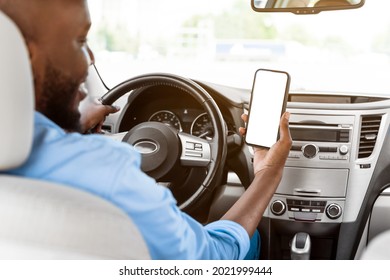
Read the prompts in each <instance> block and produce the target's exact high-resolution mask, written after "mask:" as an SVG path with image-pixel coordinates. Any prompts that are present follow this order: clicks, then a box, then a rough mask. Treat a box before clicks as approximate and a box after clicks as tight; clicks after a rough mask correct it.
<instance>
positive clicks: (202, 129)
mask: <svg viewBox="0 0 390 280" xmlns="http://www.w3.org/2000/svg"><path fill="white" fill-rule="evenodd" d="M191 134H192V135H194V136H197V137H200V138H205V139H210V140H211V139H212V138H213V137H214V128H213V125H212V124H211V122H210V119H209V115H207V113H203V114H200V115H199V116H197V117H196V119H195V120H194V121H193V122H192V125H191Z"/></svg>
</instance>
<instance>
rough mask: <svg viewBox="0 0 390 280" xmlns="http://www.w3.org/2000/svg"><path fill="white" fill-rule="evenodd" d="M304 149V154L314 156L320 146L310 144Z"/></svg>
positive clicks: (308, 156) (309, 156)
mask: <svg viewBox="0 0 390 280" xmlns="http://www.w3.org/2000/svg"><path fill="white" fill-rule="evenodd" d="M302 151H303V155H304V156H305V157H307V158H313V157H315V156H316V154H317V153H318V147H317V146H316V145H313V144H308V145H305V146H304V147H303V148H302Z"/></svg>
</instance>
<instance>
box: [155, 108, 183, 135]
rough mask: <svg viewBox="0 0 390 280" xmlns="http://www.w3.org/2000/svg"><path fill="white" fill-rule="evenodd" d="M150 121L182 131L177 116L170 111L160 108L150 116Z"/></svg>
mask: <svg viewBox="0 0 390 280" xmlns="http://www.w3.org/2000/svg"><path fill="white" fill-rule="evenodd" d="M149 121H150V122H160V123H163V124H166V125H169V126H172V127H174V128H176V129H177V130H178V131H182V128H181V123H180V120H179V118H178V117H177V116H176V115H175V114H174V113H172V112H171V111H167V110H162V111H158V112H156V113H154V114H153V115H152V116H151V117H150V118H149Z"/></svg>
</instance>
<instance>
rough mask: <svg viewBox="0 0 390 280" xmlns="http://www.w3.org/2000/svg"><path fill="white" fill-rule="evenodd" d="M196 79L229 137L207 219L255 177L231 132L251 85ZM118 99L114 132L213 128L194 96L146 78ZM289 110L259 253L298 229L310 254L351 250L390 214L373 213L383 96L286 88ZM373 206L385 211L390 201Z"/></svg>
mask: <svg viewBox="0 0 390 280" xmlns="http://www.w3.org/2000/svg"><path fill="white" fill-rule="evenodd" d="M198 83H199V84H200V85H201V86H202V87H203V88H205V89H206V90H207V91H208V93H209V94H210V95H211V96H212V98H213V99H214V100H215V101H216V103H217V104H218V107H219V108H220V110H221V113H222V115H223V118H224V120H225V123H226V126H227V128H228V129H227V131H228V136H227V137H228V138H229V137H231V138H229V139H230V140H229V139H228V141H227V143H228V157H227V160H226V166H225V172H226V173H225V178H224V180H223V181H222V182H221V187H220V188H219V189H218V191H217V193H216V194H215V196H214V198H213V202H212V203H211V206H210V214H209V221H212V220H215V219H219V218H220V216H221V214H222V213H224V212H226V210H227V209H228V208H230V206H231V205H232V204H233V203H234V202H235V201H236V200H237V199H238V198H239V197H240V195H241V194H242V193H243V192H244V191H245V188H246V187H247V186H248V185H249V184H250V182H251V181H252V179H253V174H252V173H251V172H252V170H253V167H252V154H251V148H250V147H248V146H246V145H245V143H244V141H241V137H240V136H238V135H239V134H238V128H239V127H240V126H243V125H244V124H243V123H242V121H241V119H240V116H241V114H242V113H243V112H246V110H247V108H248V106H249V99H250V90H243V89H235V88H230V87H225V86H221V85H214V84H209V83H204V82H198ZM118 102H120V104H118V105H120V106H121V107H122V108H123V110H122V112H121V114H120V115H119V116H116V117H112V116H110V118H109V119H108V120H107V122H106V123H105V125H108V126H109V129H110V130H111V131H113V132H115V133H119V132H123V133H125V132H126V131H128V130H130V129H131V128H132V127H134V126H136V125H137V124H139V123H142V122H149V121H154V122H160V123H164V124H166V125H168V126H170V127H173V128H174V129H176V130H177V131H180V132H185V133H188V134H191V135H194V136H197V137H201V138H204V139H205V140H208V139H211V138H212V137H213V127H212V125H211V123H210V120H209V119H208V116H207V114H206V113H205V111H204V109H203V108H202V106H201V104H199V103H198V102H197V101H196V100H194V99H193V98H192V97H191V96H190V95H189V94H185V92H184V93H183V92H182V91H181V89H178V88H172V87H169V86H161V85H160V86H151V87H144V88H141V89H137V90H134V91H132V92H131V94H130V93H129V94H127V95H124V96H123V97H122V98H121V99H120V100H118ZM287 111H289V112H290V113H291V117H290V131H291V135H292V139H293V145H292V148H291V151H290V154H289V157H288V159H287V162H286V166H285V170H284V174H283V178H282V181H281V182H280V185H279V187H278V189H277V191H276V192H275V194H274V196H273V198H272V199H271V201H270V204H269V205H268V208H267V210H266V211H265V213H264V215H263V219H262V221H261V224H260V225H259V230H260V232H261V235H262V238H263V239H264V240H265V242H264V243H263V245H262V247H263V250H262V257H263V258H265V259H289V258H290V255H289V254H290V247H289V244H290V242H291V239H292V238H293V236H294V234H296V233H297V232H305V233H307V234H308V235H309V236H310V237H311V240H312V246H313V248H312V258H313V259H351V258H352V259H353V258H354V257H356V256H358V252H359V250H360V249H359V248H361V244H365V242H366V239H367V238H368V239H371V238H372V237H374V235H376V234H378V233H379V232H380V231H379V230H378V227H381V228H382V229H386V228H390V222H385V223H384V222H383V221H378V220H373V218H374V216H375V215H373V216H372V217H371V214H372V213H376V212H378V209H377V208H378V207H376V206H375V205H376V201H383V200H384V199H383V195H384V194H386V193H388V192H387V191H385V190H386V188H387V186H388V185H389V184H390V160H389V158H390V139H388V137H389V133H388V130H389V126H390V119H389V114H390V99H388V98H387V97H383V96H370V95H357V94H334V93H314V92H313V93H310V94H308V93H302V92H290V96H289V102H288V105H287ZM232 139H233V140H232ZM372 209H374V211H371V210H372ZM380 209H381V211H382V210H383V209H385V210H384V211H385V213H390V205H387V206H386V207H381V208H380ZM386 211H387V212H386ZM377 216H379V217H383V216H386V214H383V213H381V214H379V215H377ZM373 225H376V226H375V227H376V228H372V227H373Z"/></svg>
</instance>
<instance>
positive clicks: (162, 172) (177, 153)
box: [101, 73, 227, 212]
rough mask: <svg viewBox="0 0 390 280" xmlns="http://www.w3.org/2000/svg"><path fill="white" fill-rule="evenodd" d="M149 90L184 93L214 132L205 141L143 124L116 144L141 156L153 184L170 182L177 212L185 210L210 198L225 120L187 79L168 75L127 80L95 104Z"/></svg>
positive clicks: (223, 155)
mask: <svg viewBox="0 0 390 280" xmlns="http://www.w3.org/2000/svg"><path fill="white" fill-rule="evenodd" d="M153 86H169V87H174V88H178V89H180V90H181V92H183V94H190V95H191V96H192V97H193V98H194V99H195V100H196V101H197V102H199V104H201V105H202V106H203V109H204V110H205V111H206V113H207V114H208V116H209V120H210V121H211V123H212V126H213V128H214V137H213V138H212V139H207V140H205V139H202V138H199V137H195V136H193V135H190V134H188V133H183V132H178V131H177V130H175V129H174V128H172V127H170V126H168V125H165V124H163V123H160V122H143V123H140V124H138V125H136V126H135V127H133V128H132V129H130V130H129V131H128V132H127V134H126V136H125V137H124V138H123V140H122V141H124V142H127V143H129V144H131V145H133V146H134V147H135V149H137V150H138V151H139V152H140V153H141V155H142V165H141V169H142V170H143V171H144V172H145V173H147V174H148V175H149V176H151V177H153V178H154V179H156V180H157V181H159V180H160V181H163V182H170V183H169V187H170V189H171V191H172V193H173V195H174V196H175V198H176V200H177V202H178V206H179V208H180V209H182V210H183V211H189V212H191V210H194V209H195V208H196V207H197V206H198V205H199V204H201V202H204V201H205V200H206V199H207V198H210V197H211V195H212V193H213V190H214V189H215V187H216V186H217V185H218V184H219V183H220V179H221V176H222V172H223V166H224V163H225V160H226V153H227V148H226V147H227V145H226V141H227V140H226V138H227V131H226V126H225V122H224V120H223V117H222V114H221V112H220V110H219V108H218V106H217V104H216V103H215V101H214V100H213V99H212V97H211V96H210V95H209V93H208V92H207V91H206V90H204V89H203V88H202V87H201V86H200V85H198V84H197V83H195V82H193V81H192V80H190V79H187V78H183V77H180V76H177V75H172V74H166V73H153V74H145V75H141V76H137V77H134V78H131V79H129V80H126V81H125V82H122V83H121V84H119V85H117V86H116V87H114V88H112V89H111V90H110V91H109V92H107V93H106V94H105V95H104V96H102V98H101V101H102V103H103V104H105V105H111V104H113V103H114V102H115V101H116V100H117V99H118V98H120V97H121V96H123V95H124V94H126V93H128V92H130V91H132V90H136V89H141V88H147V87H153ZM197 178H198V180H197ZM199 178H201V179H200V180H199ZM194 181H195V182H196V183H195V185H194ZM197 181H199V182H197Z"/></svg>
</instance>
